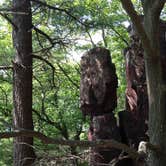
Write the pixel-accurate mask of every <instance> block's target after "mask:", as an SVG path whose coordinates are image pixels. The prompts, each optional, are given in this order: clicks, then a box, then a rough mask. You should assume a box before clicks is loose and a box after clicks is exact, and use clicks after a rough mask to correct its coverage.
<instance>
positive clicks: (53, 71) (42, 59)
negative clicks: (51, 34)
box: [32, 54, 56, 87]
mask: <svg viewBox="0 0 166 166" xmlns="http://www.w3.org/2000/svg"><path fill="white" fill-rule="evenodd" d="M32 57H33V58H36V59H39V60H41V61H44V62H45V63H46V64H47V65H49V66H50V67H51V69H52V82H53V86H54V87H56V85H55V78H54V75H55V67H54V66H53V64H52V63H50V62H49V61H48V60H46V59H44V58H42V57H41V56H38V55H35V54H32Z"/></svg>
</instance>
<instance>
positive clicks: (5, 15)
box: [0, 12, 17, 29]
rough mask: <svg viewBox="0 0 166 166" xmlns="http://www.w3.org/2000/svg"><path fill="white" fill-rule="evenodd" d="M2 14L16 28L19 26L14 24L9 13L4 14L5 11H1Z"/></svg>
mask: <svg viewBox="0 0 166 166" xmlns="http://www.w3.org/2000/svg"><path fill="white" fill-rule="evenodd" d="M0 15H1V16H2V17H3V18H5V19H6V20H7V21H8V22H9V23H10V24H11V25H12V26H13V27H14V28H15V29H17V26H16V25H15V24H14V22H13V21H12V19H10V18H9V17H8V16H7V14H4V13H1V12H0Z"/></svg>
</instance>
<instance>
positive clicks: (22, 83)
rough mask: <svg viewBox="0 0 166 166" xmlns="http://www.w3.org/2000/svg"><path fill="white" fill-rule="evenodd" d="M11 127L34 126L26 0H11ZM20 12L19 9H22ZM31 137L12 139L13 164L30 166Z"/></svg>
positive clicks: (30, 16)
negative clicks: (13, 54)
mask: <svg viewBox="0 0 166 166" xmlns="http://www.w3.org/2000/svg"><path fill="white" fill-rule="evenodd" d="M13 7H14V8H16V9H17V12H16V13H15V14H13V22H14V24H15V27H13V43H14V48H15V50H16V55H15V60H14V62H13V66H14V85H13V86H14V88H13V100H14V113H13V123H14V124H13V125H14V129H29V130H33V120H32V55H31V53H32V33H31V28H32V15H31V5H30V1H29V0H24V1H23V0H13ZM21 12H22V13H21ZM32 146H33V138H27V137H18V138H15V139H14V166H30V165H32V163H33V161H34V159H35V153H34V150H33V147H32Z"/></svg>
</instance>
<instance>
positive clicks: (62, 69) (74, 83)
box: [57, 63, 79, 89]
mask: <svg viewBox="0 0 166 166" xmlns="http://www.w3.org/2000/svg"><path fill="white" fill-rule="evenodd" d="M57 65H58V67H59V68H60V70H61V71H62V72H63V74H64V75H65V76H66V77H67V78H68V80H69V81H70V82H71V83H72V84H73V85H74V86H75V87H76V88H77V89H79V85H78V84H77V83H76V82H74V81H73V80H72V79H71V78H70V76H69V75H68V74H67V73H66V71H65V70H64V68H63V67H62V66H61V65H60V64H59V63H57Z"/></svg>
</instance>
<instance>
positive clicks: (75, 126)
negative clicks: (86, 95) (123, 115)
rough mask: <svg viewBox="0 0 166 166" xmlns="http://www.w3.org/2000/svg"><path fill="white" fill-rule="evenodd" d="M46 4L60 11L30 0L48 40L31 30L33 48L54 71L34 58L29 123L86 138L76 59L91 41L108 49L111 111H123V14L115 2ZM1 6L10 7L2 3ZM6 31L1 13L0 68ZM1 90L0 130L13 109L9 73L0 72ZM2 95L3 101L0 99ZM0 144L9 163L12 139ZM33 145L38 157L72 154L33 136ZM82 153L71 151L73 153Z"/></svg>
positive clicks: (5, 59) (8, 40) (7, 59)
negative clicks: (112, 69) (114, 95)
mask: <svg viewBox="0 0 166 166" xmlns="http://www.w3.org/2000/svg"><path fill="white" fill-rule="evenodd" d="M45 2H47V3H48V4H49V5H53V6H55V7H57V8H60V9H63V11H62V10H50V9H48V8H46V7H44V6H36V4H35V3H32V10H33V25H34V26H36V27H37V28H38V29H40V30H41V31H43V32H44V33H45V34H47V36H49V38H50V39H51V40H52V42H53V43H51V42H50V39H49V38H48V37H46V35H43V34H41V33H39V32H38V31H35V29H32V31H33V51H34V53H35V54H37V55H38V56H41V57H42V58H44V59H46V60H47V61H49V62H50V63H51V64H52V66H53V67H54V72H53V68H52V67H50V66H49V65H48V64H47V63H46V62H44V61H42V60H39V59H34V60H33V109H34V112H33V118H34V127H35V130H37V131H41V132H43V133H44V134H45V135H48V136H51V137H54V138H64V139H77V140H79V139H82V140H83V139H87V130H88V128H89V126H88V122H89V120H88V119H86V120H85V119H84V118H83V117H82V113H81V111H80V108H79V82H80V69H79V62H78V59H79V58H80V55H82V54H83V53H84V52H85V51H87V50H88V49H90V48H92V47H94V45H95V46H103V47H107V48H108V49H110V51H111V55H112V61H113V62H114V63H115V65H116V72H117V75H118V78H119V88H118V108H117V110H116V111H121V110H123V109H124V102H125V101H124V100H125V97H124V91H125V67H124V58H123V55H122V50H123V48H124V47H126V43H125V42H124V41H128V35H127V33H126V27H125V26H126V24H127V23H128V17H127V16H126V14H125V13H124V11H123V9H122V7H121V5H120V2H119V1H117V0H113V1H107V0H103V1H101V0H93V1H92V0H83V1H81V0H47V1H45ZM4 4H5V6H9V7H10V4H8V2H7V1H5V3H4ZM66 11H67V12H66ZM68 13H70V14H68ZM9 16H11V15H10V14H9ZM11 31H12V27H11V25H10V23H8V22H7V21H5V20H4V18H2V17H0V66H2V65H5V66H6V65H12V64H11V61H12V60H13V57H14V56H13V55H14V50H13V46H12V37H11V34H12V32H11ZM95 36H96V37H95ZM91 38H92V39H91ZM52 44H54V45H52ZM76 53H79V54H80V55H78V56H77V58H75V59H74V61H73V59H72V55H74V54H76ZM53 75H54V79H53ZM0 93H1V96H0V110H1V112H0V119H3V121H1V120H0V131H9V130H11V124H12V115H11V114H12V109H13V102H12V71H7V72H6V71H2V70H0ZM6 94H7V99H5V96H6ZM6 103H7V104H6ZM0 143H1V145H2V147H3V148H1V150H0V154H1V160H0V165H5V164H6V165H11V163H12V161H11V160H12V157H11V156H12V153H11V151H12V145H11V141H10V140H5V141H1V142H0ZM35 148H36V152H37V154H38V156H42V157H43V156H44V155H45V153H43V152H44V151H46V149H47V152H48V153H50V154H51V156H63V155H65V154H67V153H69V152H70V153H71V149H70V148H64V149H63V151H60V150H59V147H58V146H52V145H43V144H41V143H40V142H39V141H38V140H35ZM81 151H82V150H81V149H76V152H77V153H78V152H81ZM6 156H8V157H6ZM81 164H82V165H86V164H87V163H85V164H84V163H80V165H81Z"/></svg>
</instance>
